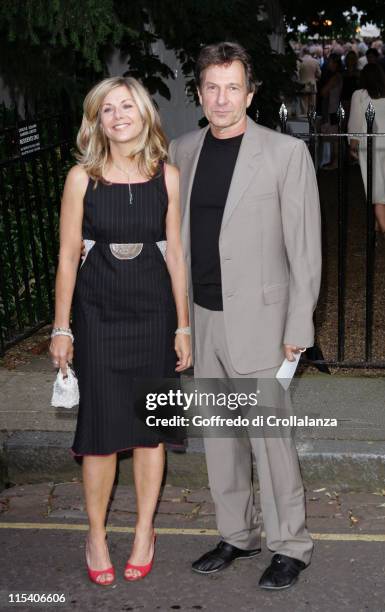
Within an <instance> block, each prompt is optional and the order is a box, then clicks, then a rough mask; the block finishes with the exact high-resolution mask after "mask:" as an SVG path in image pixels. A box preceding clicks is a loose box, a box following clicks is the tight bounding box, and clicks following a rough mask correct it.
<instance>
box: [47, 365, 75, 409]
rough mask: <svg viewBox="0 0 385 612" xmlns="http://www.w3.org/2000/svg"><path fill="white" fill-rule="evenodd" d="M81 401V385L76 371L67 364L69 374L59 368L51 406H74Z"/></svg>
mask: <svg viewBox="0 0 385 612" xmlns="http://www.w3.org/2000/svg"><path fill="white" fill-rule="evenodd" d="M78 403H79V385H78V379H77V378H76V376H75V372H74V371H73V370H72V368H71V367H70V366H69V364H67V375H66V376H63V373H62V371H61V370H60V369H59V371H58V373H57V376H56V380H55V382H54V384H53V393H52V399H51V406H53V407H54V408H73V407H74V406H77V405H78Z"/></svg>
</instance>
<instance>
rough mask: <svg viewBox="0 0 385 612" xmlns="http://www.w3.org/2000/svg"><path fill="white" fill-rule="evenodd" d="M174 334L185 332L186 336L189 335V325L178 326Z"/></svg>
mask: <svg viewBox="0 0 385 612" xmlns="http://www.w3.org/2000/svg"><path fill="white" fill-rule="evenodd" d="M175 333H176V334H187V335H188V336H191V327H178V328H177V329H176V330H175Z"/></svg>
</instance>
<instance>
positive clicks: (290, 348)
mask: <svg viewBox="0 0 385 612" xmlns="http://www.w3.org/2000/svg"><path fill="white" fill-rule="evenodd" d="M283 350H284V353H285V357H286V359H287V360H288V361H295V353H304V352H305V351H306V348H305V347H301V346H297V345H296V344H284V345H283Z"/></svg>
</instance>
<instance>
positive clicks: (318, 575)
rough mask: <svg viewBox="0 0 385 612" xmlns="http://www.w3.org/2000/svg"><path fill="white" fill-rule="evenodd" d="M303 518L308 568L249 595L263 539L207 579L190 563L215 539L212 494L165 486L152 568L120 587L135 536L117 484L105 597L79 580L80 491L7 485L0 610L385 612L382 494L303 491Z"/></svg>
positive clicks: (0, 512) (264, 560)
mask: <svg viewBox="0 0 385 612" xmlns="http://www.w3.org/2000/svg"><path fill="white" fill-rule="evenodd" d="M257 498H258V493H257ZM307 510H308V527H309V529H310V531H311V533H312V535H313V538H314V541H315V553H314V556H313V560H312V563H311V565H310V567H309V568H308V569H307V570H306V571H305V572H303V573H302V574H301V577H300V581H299V582H298V584H297V585H295V587H293V588H292V589H290V590H287V591H282V592H277V593H270V592H265V591H260V590H258V589H257V581H258V578H259V576H260V575H261V573H262V571H263V570H264V568H265V567H266V566H267V565H268V563H269V559H270V558H271V553H270V552H269V551H268V550H267V549H266V546H265V540H264V539H263V550H262V554H261V556H259V557H256V558H255V559H250V560H247V561H245V560H242V561H237V562H235V563H234V564H233V565H232V566H231V567H230V568H228V569H227V570H225V571H224V572H221V573H219V574H216V575H213V576H210V577H208V576H199V575H196V574H194V573H193V572H192V571H191V568H190V564H191V561H193V560H194V559H196V558H197V557H198V556H200V555H201V554H203V552H205V551H206V550H208V549H209V548H210V547H213V546H215V544H216V542H217V541H218V535H217V532H216V529H215V516H214V507H213V504H212V501H211V497H210V492H209V490H208V489H207V488H200V489H195V490H187V489H183V488H179V487H173V486H168V485H166V486H165V488H164V490H163V493H162V497H161V501H160V503H159V508H158V513H157V516H156V528H157V532H158V541H157V549H156V558H155V565H154V569H153V571H152V573H151V574H150V575H149V576H148V577H147V578H146V579H145V581H143V582H139V583H136V584H127V583H125V581H124V580H123V578H122V575H121V573H122V570H123V566H124V563H125V560H126V557H127V556H128V554H129V550H130V545H131V541H132V537H133V536H132V533H133V527H134V524H135V518H136V515H135V498H134V494H133V490H132V488H131V487H128V486H124V485H118V486H117V487H116V489H115V491H114V496H113V500H112V503H111V507H110V512H109V519H108V528H109V530H110V533H109V545H110V551H111V556H112V559H113V562H114V563H115V565H116V568H117V572H118V577H117V582H116V585H115V586H114V587H112V588H109V589H105V590H103V589H102V588H101V587H97V586H95V585H93V584H91V583H90V582H89V580H88V578H87V575H86V572H85V566H84V538H85V532H86V529H87V523H86V515H85V512H84V504H83V496H82V486H81V483H80V482H77V481H72V482H62V483H54V482H46V483H41V484H38V485H25V486H17V487H12V488H9V489H6V490H4V491H3V492H2V493H1V494H0V546H1V550H2V555H1V557H2V566H3V569H2V572H1V574H0V609H1V610H3V609H14V610H34V609H59V610H60V609H62V610H72V609H75V610H81V611H82V612H83V611H84V612H88V611H90V612H91V610H94V609H96V610H107V611H108V612H114V611H120V610H132V611H134V610H135V611H136V610H137V611H145V612H147V611H148V612H153V611H156V610H159V611H166V610H182V611H187V610H189V611H191V610H206V611H208V612H217V611H222V610H223V611H224V612H230V611H233V610H238V611H239V612H242V611H247V612H250V611H257V610H258V611H265V610H269V611H270V610H271V611H273V612H275V611H276V612H278V611H281V610H282V609H284V610H286V611H287V612H302V611H303V612H305V611H306V612H332V611H338V612H340V611H341V610H347V611H349V612H364V611H369V612H384V611H385V491H381V490H379V491H375V492H373V493H352V492H348V491H347V492H343V493H341V492H340V493H339V494H337V493H336V492H334V491H333V490H332V488H328V487H326V486H322V485H320V486H317V487H315V488H314V489H310V490H308V491H307ZM16 593H19V594H20V593H27V594H28V593H40V594H42V593H45V594H47V593H64V595H65V599H66V601H65V603H61V604H57V606H52V605H50V606H48V605H46V606H42V605H36V604H35V605H33V606H32V605H31V604H24V605H19V606H17V605H16V604H12V605H10V604H9V603H8V604H7V602H9V596H10V594H14V597H15V594H16Z"/></svg>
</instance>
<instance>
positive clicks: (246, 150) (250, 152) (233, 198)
mask: <svg viewBox="0 0 385 612" xmlns="http://www.w3.org/2000/svg"><path fill="white" fill-rule="evenodd" d="M261 160H262V146H261V134H260V128H258V126H257V125H256V124H255V123H254V121H252V119H250V118H249V117H247V126H246V131H245V133H244V136H243V138H242V143H241V146H240V149H239V153H238V158H237V162H236V164H235V168H234V172H233V177H232V179H231V183H230V189H229V193H228V195H227V200H226V205H225V210H224V213H223V218H222V225H221V231H222V229H223V228H224V227H225V225H226V224H227V223H228V221H229V219H230V217H231V215H232V214H233V212H234V210H235V208H236V207H237V205H238V203H239V201H240V199H241V198H242V195H243V193H244V192H245V191H246V189H247V187H248V185H249V183H250V181H251V179H252V178H253V176H255V174H256V173H257V172H258V171H259V170H260V165H261Z"/></svg>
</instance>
